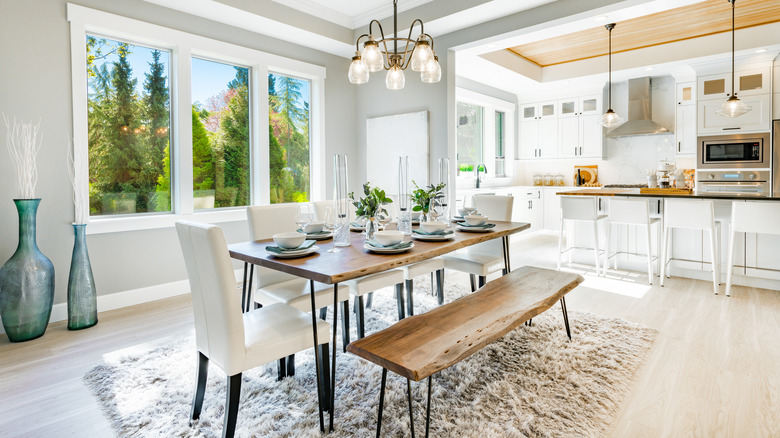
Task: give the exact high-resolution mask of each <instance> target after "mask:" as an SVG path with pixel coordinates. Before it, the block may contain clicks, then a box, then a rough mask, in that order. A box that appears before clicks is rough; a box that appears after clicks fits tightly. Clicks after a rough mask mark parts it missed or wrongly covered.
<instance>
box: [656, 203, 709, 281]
mask: <svg viewBox="0 0 780 438" xmlns="http://www.w3.org/2000/svg"><path fill="white" fill-rule="evenodd" d="M672 228H687V229H693V230H702V231H709V234H710V243H711V244H710V252H711V255H712V286H713V290H714V291H715V295H717V294H718V285H719V284H720V238H719V237H718V236H719V235H720V221H718V220H716V219H715V207H714V204H713V202H712V201H710V200H698V199H697V200H690V199H665V200H664V237H663V246H662V250H661V286H663V285H664V277H665V274H666V265H668V264H669V262H670V261H672V257H671V249H670V248H669V246H670V245H671V232H670V231H671V229H672Z"/></svg>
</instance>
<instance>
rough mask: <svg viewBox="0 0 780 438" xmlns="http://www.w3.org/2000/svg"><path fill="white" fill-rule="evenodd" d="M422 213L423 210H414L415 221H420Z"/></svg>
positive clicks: (413, 217)
mask: <svg viewBox="0 0 780 438" xmlns="http://www.w3.org/2000/svg"><path fill="white" fill-rule="evenodd" d="M421 215H422V211H413V212H412V220H413V221H419V220H420V216H421Z"/></svg>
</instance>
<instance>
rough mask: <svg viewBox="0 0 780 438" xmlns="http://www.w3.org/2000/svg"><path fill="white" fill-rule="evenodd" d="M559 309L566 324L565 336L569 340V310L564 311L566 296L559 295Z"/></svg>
mask: <svg viewBox="0 0 780 438" xmlns="http://www.w3.org/2000/svg"><path fill="white" fill-rule="evenodd" d="M561 310H563V322H564V323H565V324H566V336H568V337H569V340H570V341H571V330H569V312H568V311H566V297H561Z"/></svg>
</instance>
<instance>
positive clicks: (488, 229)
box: [455, 225, 495, 233]
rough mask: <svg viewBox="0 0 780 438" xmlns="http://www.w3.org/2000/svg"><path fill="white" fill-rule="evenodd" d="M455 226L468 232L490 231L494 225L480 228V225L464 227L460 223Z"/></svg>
mask: <svg viewBox="0 0 780 438" xmlns="http://www.w3.org/2000/svg"><path fill="white" fill-rule="evenodd" d="M455 228H457V229H458V230H460V231H466V232H469V233H488V232H490V231H493V228H495V227H493V228H482V227H464V226H462V225H458V226H457V227H455Z"/></svg>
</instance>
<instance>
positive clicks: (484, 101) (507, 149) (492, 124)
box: [455, 87, 516, 181]
mask: <svg viewBox="0 0 780 438" xmlns="http://www.w3.org/2000/svg"><path fill="white" fill-rule="evenodd" d="M455 100H456V102H462V103H467V104H471V105H478V106H481V107H482V108H483V112H482V117H483V125H482V136H483V139H482V140H483V142H482V161H483V162H485V160H486V159H487V160H488V162H485V164H486V165H487V168H488V171H489V172H487V175H486V177H485V179H486V180H495V181H501V180H506V178H512V177H513V176H514V166H513V165H512V164H511V163H512V162H513V160H514V159H515V156H514V154H515V149H516V148H515V132H516V129H515V104H514V103H512V102H508V101H506V100H501V99H497V98H495V97H492V96H487V95H485V94H481V93H477V92H476V91H471V90H467V89H465V88H460V87H457V88H455ZM496 111H501V112H503V113H504V163H505V164H504V172H505V175H504V176H500V177H496V176H495V169H493V168H494V167H495V157H496V136H495V133H496ZM486 157H487V158H486ZM491 163H493V164H492V165H491ZM456 166H457V163H456ZM460 178H471V175H462V176H460Z"/></svg>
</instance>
